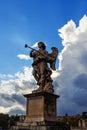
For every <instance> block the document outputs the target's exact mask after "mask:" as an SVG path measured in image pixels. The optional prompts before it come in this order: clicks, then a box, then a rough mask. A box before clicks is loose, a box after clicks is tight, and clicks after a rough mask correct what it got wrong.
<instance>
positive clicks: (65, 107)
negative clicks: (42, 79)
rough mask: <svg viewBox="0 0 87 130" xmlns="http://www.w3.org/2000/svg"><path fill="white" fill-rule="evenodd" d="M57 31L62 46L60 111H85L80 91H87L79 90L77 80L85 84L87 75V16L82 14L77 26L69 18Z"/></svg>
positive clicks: (59, 82)
mask: <svg viewBox="0 0 87 130" xmlns="http://www.w3.org/2000/svg"><path fill="white" fill-rule="evenodd" d="M58 31H59V32H60V34H59V35H60V37H61V38H62V44H63V46H64V48H63V50H62V51H61V53H60V56H59V70H60V75H59V76H58V79H57V82H58V84H59V88H57V89H58V93H59V94H60V96H61V97H60V108H61V109H60V113H64V112H65V113H68V112H69V113H71V114H74V113H81V112H83V111H86V102H85V103H84V99H83V98H82V97H81V96H80V95H81V92H82V95H86V94H87V93H85V90H83V91H81V89H82V88H79V81H81V82H80V84H81V85H82V87H83V86H84V87H85V86H87V82H86V81H85V80H87V79H86V78H85V77H86V75H87V68H86V66H87V62H86V58H87V40H86V39H87V16H86V15H84V16H83V18H82V19H81V20H80V22H79V26H78V27H76V24H75V22H74V21H73V20H70V21H69V22H68V23H67V24H66V25H64V26H63V27H62V28H61V29H59V30H58ZM82 75H85V76H84V77H83V76H82ZM83 80H84V81H85V82H83ZM75 81H77V82H75ZM86 96H87V95H86ZM76 99H78V100H76ZM80 102H81V103H82V104H81V105H80ZM71 106H72V108H74V109H72V108H71Z"/></svg>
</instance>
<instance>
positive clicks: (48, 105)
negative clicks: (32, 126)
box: [24, 92, 59, 122]
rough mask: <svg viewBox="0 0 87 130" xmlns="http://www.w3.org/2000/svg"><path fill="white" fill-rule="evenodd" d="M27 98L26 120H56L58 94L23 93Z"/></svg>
mask: <svg viewBox="0 0 87 130" xmlns="http://www.w3.org/2000/svg"><path fill="white" fill-rule="evenodd" d="M24 96H25V97H26V98H27V110H26V120H25V121H26V122H27V121H28V122H32V121H54V120H56V99H57V98H58V97H59V96H58V95H54V94H50V93H47V92H39V93H32V94H26V95H24Z"/></svg>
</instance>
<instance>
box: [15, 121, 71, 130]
mask: <svg viewBox="0 0 87 130" xmlns="http://www.w3.org/2000/svg"><path fill="white" fill-rule="evenodd" d="M12 130H70V128H69V127H68V126H67V125H66V124H63V123H61V122H58V121H54V122H49V121H46V122H27V123H18V124H17V126H14V127H13V128H12Z"/></svg>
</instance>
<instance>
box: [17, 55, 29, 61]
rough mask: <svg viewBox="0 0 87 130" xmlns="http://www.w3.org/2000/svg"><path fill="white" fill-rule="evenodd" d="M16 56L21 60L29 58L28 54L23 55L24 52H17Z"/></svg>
mask: <svg viewBox="0 0 87 130" xmlns="http://www.w3.org/2000/svg"><path fill="white" fill-rule="evenodd" d="M17 57H18V58H19V59H21V60H29V59H31V58H30V56H29V55H25V54H18V55H17Z"/></svg>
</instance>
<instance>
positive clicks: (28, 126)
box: [11, 92, 69, 130]
mask: <svg viewBox="0 0 87 130" xmlns="http://www.w3.org/2000/svg"><path fill="white" fill-rule="evenodd" d="M24 97H26V100H27V104H26V117H25V120H24V121H19V122H17V125H16V126H13V127H12V129H11V130H69V129H68V127H67V126H66V125H65V124H63V123H61V122H59V121H58V120H57V108H56V101H57V98H59V95H55V94H51V93H47V92H38V93H31V94H26V95H24Z"/></svg>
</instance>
